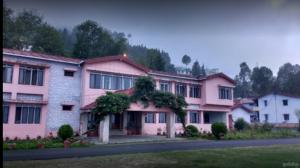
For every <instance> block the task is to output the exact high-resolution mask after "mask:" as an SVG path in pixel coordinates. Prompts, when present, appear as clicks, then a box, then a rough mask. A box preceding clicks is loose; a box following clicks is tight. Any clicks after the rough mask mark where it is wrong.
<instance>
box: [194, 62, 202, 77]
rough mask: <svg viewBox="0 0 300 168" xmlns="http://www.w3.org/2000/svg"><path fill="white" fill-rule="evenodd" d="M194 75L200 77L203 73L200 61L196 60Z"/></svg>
mask: <svg viewBox="0 0 300 168" xmlns="http://www.w3.org/2000/svg"><path fill="white" fill-rule="evenodd" d="M192 75H193V76H194V77H199V76H200V75H201V67H200V64H199V62H198V61H195V62H194V64H193V67H192Z"/></svg>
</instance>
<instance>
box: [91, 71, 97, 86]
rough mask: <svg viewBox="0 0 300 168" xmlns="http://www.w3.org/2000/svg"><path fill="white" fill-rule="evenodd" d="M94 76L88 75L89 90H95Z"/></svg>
mask: <svg viewBox="0 0 300 168" xmlns="http://www.w3.org/2000/svg"><path fill="white" fill-rule="evenodd" d="M95 78H96V75H95V74H90V88H95Z"/></svg>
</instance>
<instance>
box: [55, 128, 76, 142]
mask: <svg viewBox="0 0 300 168" xmlns="http://www.w3.org/2000/svg"><path fill="white" fill-rule="evenodd" d="M73 134H74V132H73V128H72V127H71V126H70V125H68V124H65V125H62V126H60V127H59V130H58V136H59V137H60V138H61V139H62V140H63V141H64V140H66V139H68V138H71V137H72V136H73Z"/></svg>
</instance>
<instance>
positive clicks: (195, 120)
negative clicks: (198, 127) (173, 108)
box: [190, 111, 200, 123]
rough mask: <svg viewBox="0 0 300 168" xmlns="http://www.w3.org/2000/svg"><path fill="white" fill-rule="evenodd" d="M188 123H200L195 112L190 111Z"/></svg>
mask: <svg viewBox="0 0 300 168" xmlns="http://www.w3.org/2000/svg"><path fill="white" fill-rule="evenodd" d="M190 123H200V122H199V113H198V112H197V111H190Z"/></svg>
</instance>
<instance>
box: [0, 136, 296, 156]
mask: <svg viewBox="0 0 300 168" xmlns="http://www.w3.org/2000/svg"><path fill="white" fill-rule="evenodd" d="M285 144H299V145H300V138H291V139H268V140H234V141H233V140H232V141H185V142H182V141H181V142H166V143H144V144H122V145H98V146H92V147H88V148H69V149H39V150H26V151H25V150H24V151H23V150H22V151H21V150H18V151H4V152H3V159H4V160H6V161H7V160H45V159H58V158H71V157H87V156H103V155H114V154H124V153H146V152H163V151H178V150H197V149H211V148H229V147H249V146H269V145H285Z"/></svg>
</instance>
